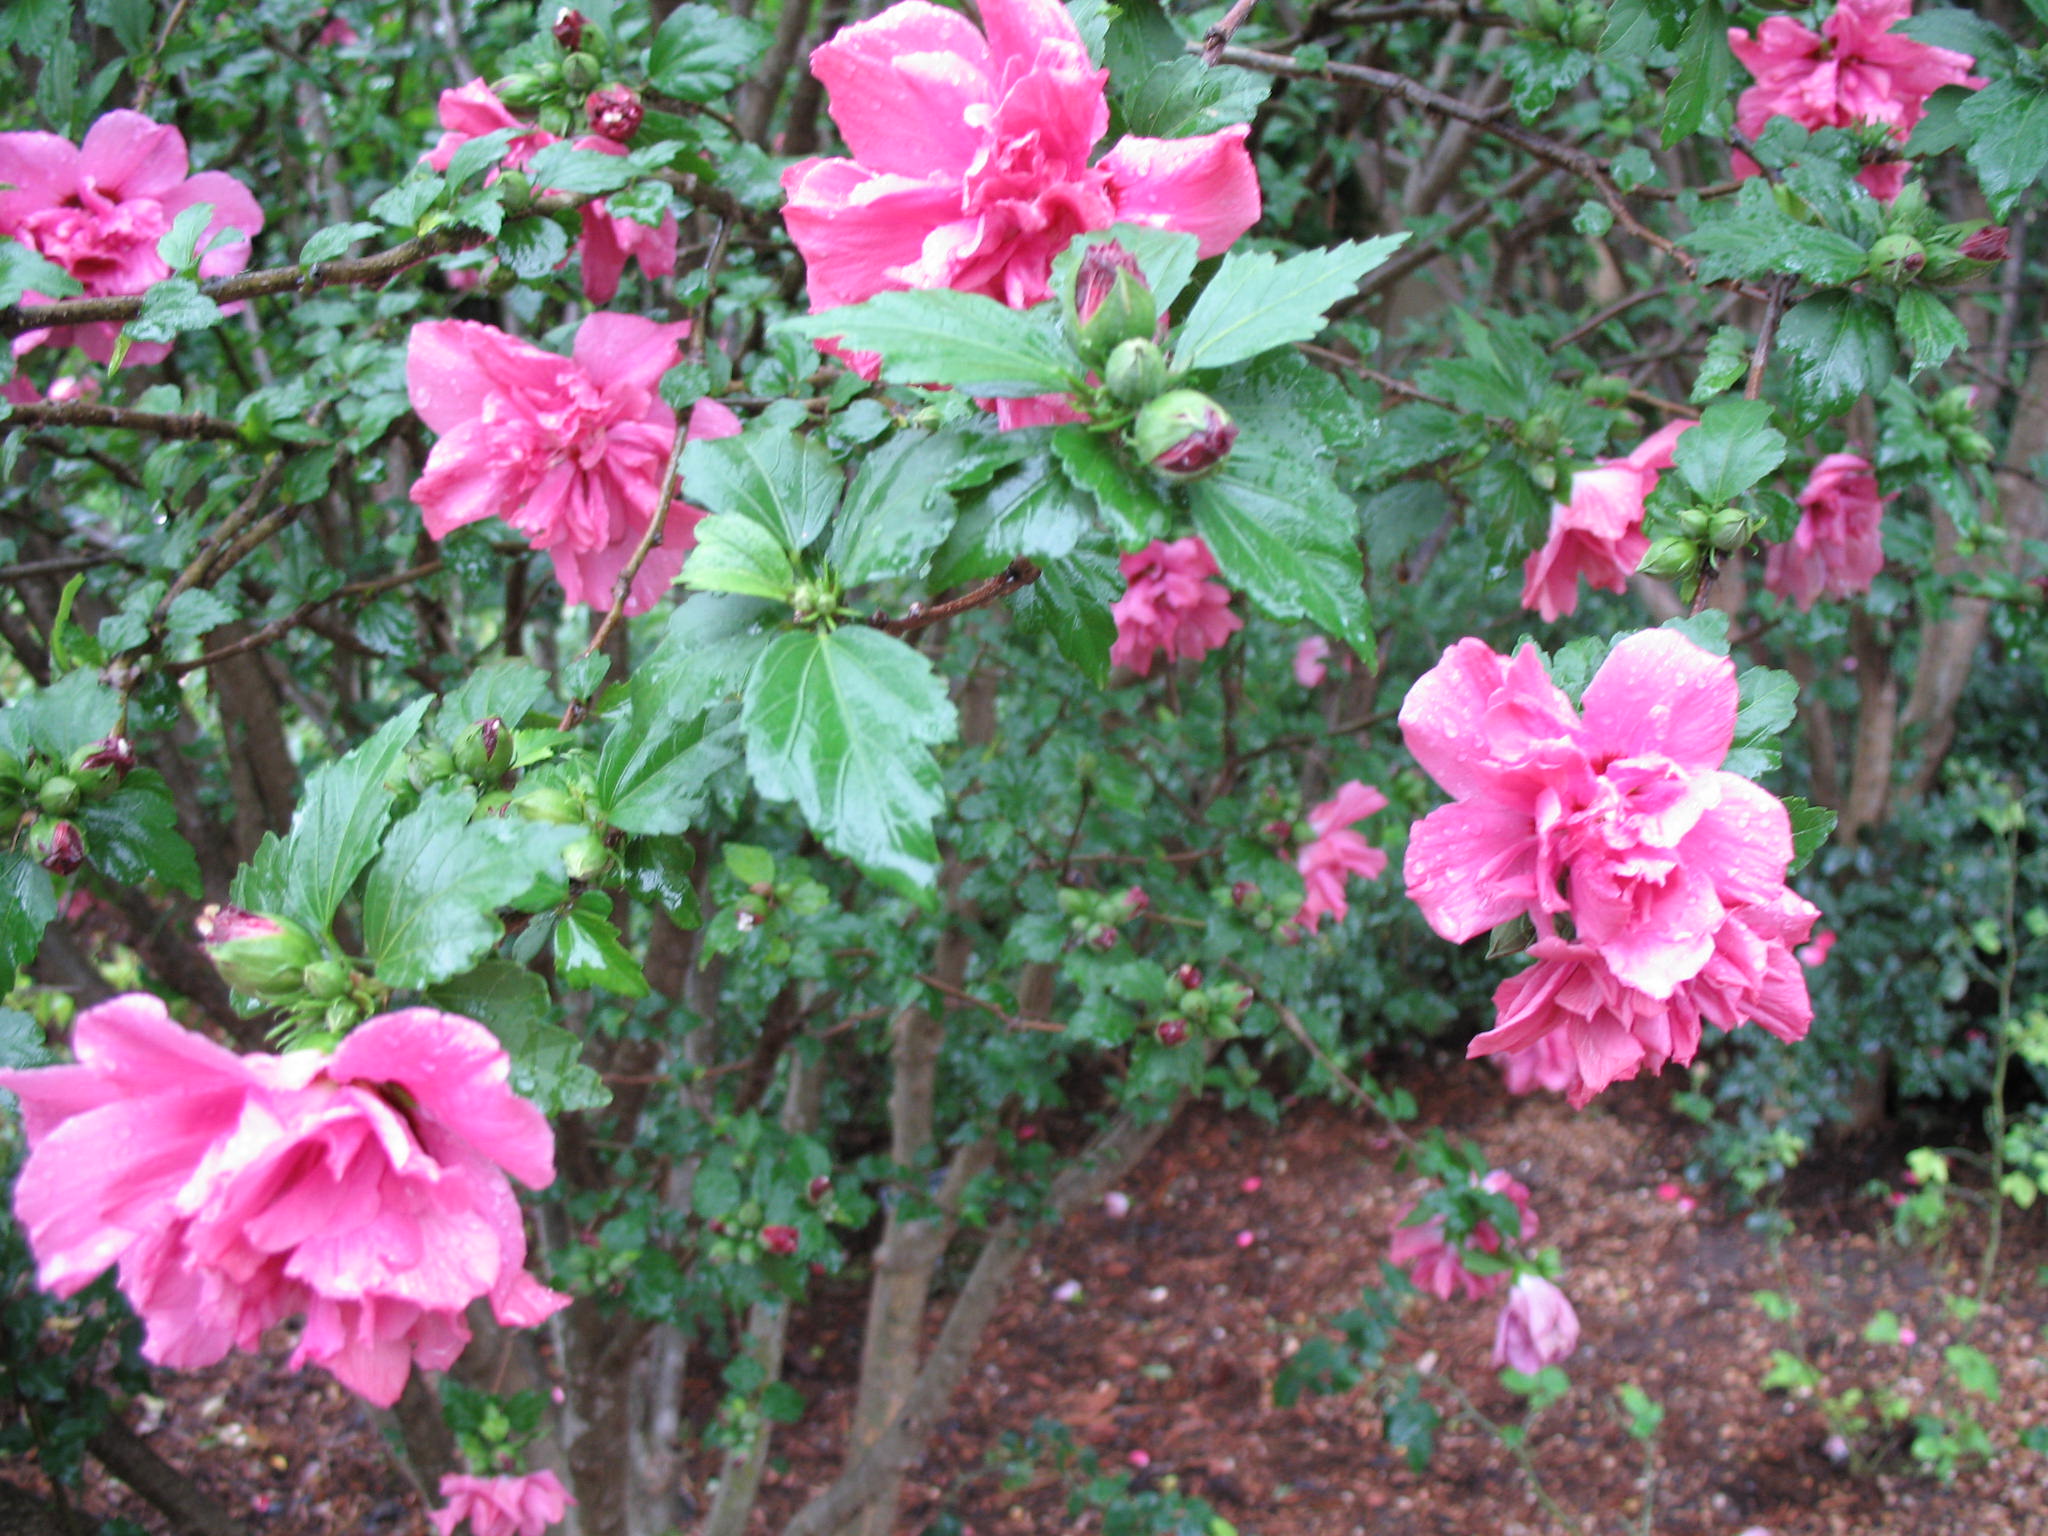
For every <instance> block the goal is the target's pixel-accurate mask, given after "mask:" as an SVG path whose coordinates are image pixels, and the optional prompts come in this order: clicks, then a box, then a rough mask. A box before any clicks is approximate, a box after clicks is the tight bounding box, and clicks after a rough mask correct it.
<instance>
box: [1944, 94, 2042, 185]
mask: <svg viewBox="0 0 2048 1536" xmlns="http://www.w3.org/2000/svg"><path fill="white" fill-rule="evenodd" d="M1956 120H1957V122H1959V123H1960V124H1961V125H1962V126H1963V128H1964V129H1965V130H1967V131H1968V132H1969V134H1970V135H1971V139H1970V169H1971V170H1973V171H1975V172H1976V173H1977V181H1978V184H1979V185H1980V186H1982V187H1983V189H1984V200H1985V201H1986V202H1987V203H1989V204H1990V205H1991V217H1992V218H1994V219H1998V220H2004V219H2005V218H2007V217H2008V216H2009V215H2010V214H2011V213H2012V210H2013V208H2014V206H2015V205H2016V204H2017V203H2018V202H2019V200H2020V197H2021V195H2022V194H2023V193H2025V192H2026V191H2027V190H2028V189H2029V188H2031V187H2033V186H2035V185H2037V184H2038V183H2039V182H2040V180H2041V174H2042V172H2043V171H2048V90H2043V89H2042V88H2041V87H2040V86H2039V85H2037V84H2034V83H2033V82H2031V81H2022V80H2021V79H2019V78H2018V77H2017V76H2008V77H2007V78H2006V79H2003V80H1994V81H1992V82H1991V84H1989V85H1987V86H1985V87H1984V89H1983V90H1981V91H1978V92H1977V93H1976V94H1975V95H1973V96H1971V97H1970V99H1969V100H1968V101H1965V102H1962V103H1960V104H1959V105H1958V106H1957V107H1956Z"/></svg>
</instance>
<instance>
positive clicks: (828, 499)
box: [683, 423, 844, 597]
mask: <svg viewBox="0 0 2048 1536" xmlns="http://www.w3.org/2000/svg"><path fill="white" fill-rule="evenodd" d="M843 485H844V482H843V481H842V480H841V478H840V474H839V466H838V465H836V464H834V463H833V462H832V455H831V454H830V453H828V452H826V450H825V447H824V445H823V444H822V443H819V442H816V441H814V440H813V439H811V438H807V437H798V436H797V435H796V434H795V433H794V432H792V431H790V430H789V429H788V428H787V427H777V426H772V425H768V424H766V423H761V424H757V425H755V426H753V427H750V428H749V429H748V430H747V431H745V432H743V433H741V434H740V435H739V436H738V437H721V438H700V439H698V440H697V441H696V442H694V443H692V444H690V446H689V447H687V448H685V449H684V450H683V488H684V491H685V493H686V494H687V495H688V496H689V499H690V500H691V501H693V502H695V503H696V504H697V505H698V506H700V507H704V508H706V509H708V510H709V511H712V512H725V513H735V512H736V513H739V514H740V515H742V516H744V517H748V518H751V519H752V520H753V521H754V522H755V523H757V524H759V525H760V526H761V527H763V528H765V529H767V530H768V531H769V532H770V533H772V534H773V535H775V537H776V539H777V541H779V542H780V544H781V545H782V547H783V548H784V549H785V550H787V551H788V552H789V553H790V554H792V555H794V554H798V553H801V552H802V551H803V550H804V548H805V547H806V546H808V545H809V544H810V542H811V541H812V540H813V539H815V538H817V536H818V535H819V533H821V532H822V531H823V530H824V527H825V524H826V523H828V522H830V521H831V518H832V512H833V509H834V508H835V507H837V506H838V505H839V495H840V491H841V490H842V489H843ZM697 537H698V539H699V540H700V541H701V540H702V539H703V537H704V535H703V532H702V530H701V528H700V530H699V532H698V534H697ZM720 590H723V591H729V592H739V591H743V589H742V588H738V587H726V588H722V589H720ZM749 595H751V596H756V597H766V596H771V595H772V594H770V593H760V592H757V593H751V594H749Z"/></svg>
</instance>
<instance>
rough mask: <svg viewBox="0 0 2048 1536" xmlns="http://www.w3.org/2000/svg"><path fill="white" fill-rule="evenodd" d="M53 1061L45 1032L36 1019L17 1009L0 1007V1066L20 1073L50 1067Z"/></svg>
mask: <svg viewBox="0 0 2048 1536" xmlns="http://www.w3.org/2000/svg"><path fill="white" fill-rule="evenodd" d="M53 1060H55V1057H54V1055H53V1054H52V1053H51V1050H50V1047H49V1045H48V1044H47V1043H45V1041H44V1040H43V1031H42V1029H41V1027H40V1026H38V1025H37V1023H36V1021H35V1020H34V1019H33V1018H31V1017H30V1016H29V1015H28V1014H25V1013H21V1012H19V1011H17V1010H16V1009H13V1008H0V1067H4V1068H6V1069H7V1070H9V1071H19V1070H20V1069H21V1068H23V1067H42V1066H48V1065H49V1064H50V1062H52V1061H53Z"/></svg>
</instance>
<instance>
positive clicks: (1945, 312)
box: [1892, 288, 1970, 379]
mask: <svg viewBox="0 0 2048 1536" xmlns="http://www.w3.org/2000/svg"><path fill="white" fill-rule="evenodd" d="M1892 318H1893V320H1894V322H1895V323H1896V324H1897V326H1898V328H1899V340H1901V341H1903V342H1904V343H1905V344H1906V345H1907V346H1909V347H1911V348H1912V349H1913V371H1912V373H1911V374H1910V375H1908V377H1910V378H1916V379H1917V378H1918V377H1919V376H1920V375H1921V374H1922V373H1923V372H1924V371H1926V370H1927V369H1929V368H1939V367H1940V366H1941V365H1942V364H1943V363H1945V362H1947V361H1948V359H1949V356H1950V354H1951V353H1953V352H1955V351H1957V350H1958V349H1959V348H1962V347H1967V346H1968V345H1969V344H1970V333H1969V332H1968V331H1967V330H1965V329H1964V328H1963V322H1962V321H1960V320H1958V319H1957V318H1956V317H1955V312H1954V311H1953V310H1951V309H1950V308H1949V307H1948V305H1946V304H1944V303H1943V302H1942V301H1941V300H1940V299H1938V298H1936V297H1935V296H1934V295H1933V294H1932V293H1930V292H1928V290H1927V289H1925V288H1908V289H1906V290H1905V291H1904V292H1902V293H1901V294H1900V295H1899V307H1898V309H1897V310H1896V311H1895V312H1894V313H1893V316H1892Z"/></svg>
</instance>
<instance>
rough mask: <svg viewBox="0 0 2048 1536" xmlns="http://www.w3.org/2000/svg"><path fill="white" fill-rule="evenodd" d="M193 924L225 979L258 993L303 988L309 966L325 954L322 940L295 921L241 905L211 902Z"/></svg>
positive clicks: (285, 993)
mask: <svg viewBox="0 0 2048 1536" xmlns="http://www.w3.org/2000/svg"><path fill="white" fill-rule="evenodd" d="M193 926H194V927H195V928H197V929H198V930H199V942H200V943H201V944H202V945H204V946H205V949H206V957H207V959H209V960H211V961H212V962H213V966H214V969H215V970H217V971H219V972H220V974H221V979H222V980H223V981H225V982H226V983H227V984H228V985H229V986H231V987H233V988H234V989H235V990H236V991H238V992H248V993H251V994H252V995H254V996H256V997H289V996H292V995H293V994H295V993H297V992H299V991H301V990H302V989H303V988H304V986H305V977H306V967H307V966H309V965H312V964H313V963H314V962H316V961H318V960H321V959H323V958H325V957H324V956H323V955H322V954H321V952H320V945H319V943H318V942H317V941H316V940H315V939H314V937H313V936H312V935H311V934H310V933H308V932H306V930H305V929H303V928H301V927H300V926H299V925H298V924H297V923H293V922H288V921H286V920H285V919H283V918H278V917H266V916H264V915H263V914H262V913H260V912H246V911H244V910H243V909H242V908H240V907H231V906H219V905H214V906H208V907H207V908H206V909H205V910H204V911H202V912H201V913H200V914H199V917H198V920H197V921H196V922H195V923H194V924H193Z"/></svg>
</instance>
